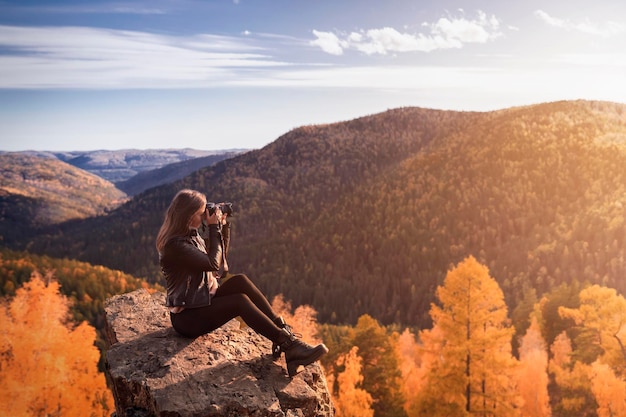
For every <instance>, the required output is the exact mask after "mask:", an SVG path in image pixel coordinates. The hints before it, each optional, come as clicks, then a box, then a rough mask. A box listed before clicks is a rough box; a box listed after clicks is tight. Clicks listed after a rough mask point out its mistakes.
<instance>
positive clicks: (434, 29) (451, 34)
mask: <svg viewBox="0 0 626 417" xmlns="http://www.w3.org/2000/svg"><path fill="white" fill-rule="evenodd" d="M422 27H423V28H425V30H426V33H421V32H420V33H402V32H400V31H398V30H396V29H394V28H390V27H384V28H379V29H369V30H362V31H359V32H351V33H348V34H342V33H335V32H326V31H318V30H313V35H315V37H316V39H315V40H313V41H311V45H314V46H317V47H319V48H321V49H322V50H323V51H324V52H326V53H329V54H332V55H342V54H343V53H344V52H345V51H346V50H357V51H360V52H363V53H365V54H367V55H373V54H380V55H385V54H388V53H398V52H413V51H419V52H430V51H434V50H437V49H450V48H462V47H463V45H465V44H467V43H485V42H488V41H490V40H493V39H495V38H497V37H499V36H500V35H501V34H502V33H501V32H500V21H499V19H498V18H496V17H495V16H494V15H491V16H488V15H487V14H486V13H484V12H482V11H479V12H478V16H477V17H476V18H474V19H467V18H465V17H442V18H440V19H439V20H437V21H436V22H433V23H423V24H422Z"/></svg>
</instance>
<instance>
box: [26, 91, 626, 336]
mask: <svg viewBox="0 0 626 417" xmlns="http://www.w3.org/2000/svg"><path fill="white" fill-rule="evenodd" d="M625 166H626V106H625V105H620V104H613V103H604V102H587V101H575V102H556V103H547V104H540V105H534V106H528V107H519V108H511V109H506V110H502V111H495V112H485V113H476V112H452V111H439V110H429V109H420V108H402V109H396V110H390V111H387V112H384V113H381V114H376V115H372V116H367V117H362V118H359V119H355V120H352V121H347V122H342V123H336V124H330V125H321V126H305V127H301V128H298V129H294V130H293V131H291V132H288V133H287V134H285V135H284V136H282V137H280V138H278V139H277V140H276V141H275V142H273V143H272V144H270V145H268V146H266V147H265V148H263V149H260V150H255V151H251V152H248V153H245V154H242V155H240V156H237V157H235V158H232V159H228V160H225V161H222V162H220V163H218V164H216V165H215V166H213V167H209V168H205V169H202V170H200V171H197V172H195V173H193V174H191V175H190V176H188V177H186V178H184V179H182V180H180V181H177V182H175V183H172V184H167V185H164V186H161V187H157V188H153V189H150V190H148V191H146V192H144V193H142V194H140V195H138V196H136V197H135V198H133V199H132V200H131V201H129V202H128V203H127V204H125V205H123V206H122V207H120V208H119V209H117V210H115V211H114V212H112V213H110V214H109V215H107V216H106V217H97V218H93V219H88V220H84V221H77V222H69V223H66V224H63V225H61V226H60V227H54V228H49V229H47V230H46V231H45V232H44V233H42V234H41V235H40V236H38V237H37V239H35V240H24V241H23V242H22V243H21V245H19V246H20V247H21V248H27V249H28V250H30V251H34V252H39V253H47V254H49V255H51V256H57V257H76V258H79V259H82V260H85V261H88V262H91V263H94V264H103V265H106V266H109V267H111V268H114V269H121V270H124V271H126V272H129V273H132V274H134V275H136V276H142V277H145V278H146V279H147V280H148V281H158V280H159V279H160V275H159V271H158V265H157V254H156V251H155V249H154V238H155V236H156V233H157V231H158V228H159V225H160V223H161V221H162V218H163V213H164V211H165V209H166V207H167V205H168V204H169V202H170V200H171V198H172V197H173V195H174V194H175V193H176V192H177V191H178V190H179V189H181V188H184V187H189V188H195V189H198V190H202V191H204V192H205V193H206V194H207V195H208V197H209V199H211V200H214V201H232V202H233V203H234V205H235V209H236V213H235V218H234V220H233V223H234V226H233V229H234V230H233V240H232V248H231V254H230V259H229V264H230V265H231V270H233V271H244V272H246V273H248V274H249V275H250V276H251V277H252V278H253V279H254V280H255V281H256V282H257V283H259V285H260V287H261V288H262V289H263V290H264V291H265V292H266V293H267V294H268V295H269V296H273V295H275V294H278V293H282V294H284V296H285V298H286V299H289V300H292V301H293V303H294V304H295V305H300V304H310V305H312V306H313V307H314V308H315V309H316V310H317V311H318V313H319V320H320V322H332V323H350V324H352V323H354V322H355V321H356V319H357V318H358V317H359V316H361V315H362V314H364V313H367V314H370V315H371V316H373V317H374V318H376V319H378V320H380V321H381V322H383V323H392V322H395V323H402V324H408V325H417V326H420V327H425V326H427V325H428V323H429V319H428V315H427V313H428V310H429V308H430V303H431V302H432V301H433V299H434V298H433V297H434V291H435V288H436V286H437V285H439V284H441V282H442V280H443V277H444V276H445V274H446V271H447V270H448V269H449V268H450V266H451V265H452V264H455V263H457V262H459V261H460V260H461V259H464V258H465V257H467V256H469V255H473V256H475V257H476V258H477V259H478V260H479V261H480V262H481V263H483V264H485V265H487V266H488V267H489V269H490V273H491V274H492V275H493V276H494V278H495V279H496V280H497V281H498V282H499V284H500V286H501V287H502V289H503V291H504V294H505V297H506V300H507V304H508V305H509V307H510V309H511V310H513V309H514V308H515V307H516V306H517V305H518V304H520V302H521V301H525V300H524V297H527V298H532V297H533V296H534V293H533V291H535V292H536V294H538V295H541V294H542V293H543V292H545V291H548V290H550V289H552V288H554V287H556V286H557V285H559V284H560V283H563V282H573V281H580V282H584V281H588V282H591V283H600V284H602V285H607V286H611V287H614V288H616V289H618V291H620V292H622V293H624V292H625V290H626V281H624V279H623V277H624V276H625V275H626V263H625V261H624V249H625V247H624V236H625V234H626V224H625V222H624V206H625V205H626V172H625V171H624V167H625Z"/></svg>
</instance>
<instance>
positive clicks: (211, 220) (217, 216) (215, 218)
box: [204, 207, 223, 224]
mask: <svg viewBox="0 0 626 417" xmlns="http://www.w3.org/2000/svg"><path fill="white" fill-rule="evenodd" d="M204 215H205V218H206V222H207V224H221V223H222V217H223V216H222V210H220V209H219V208H218V207H215V212H214V213H213V214H212V215H210V216H209V210H206V211H205V212H204Z"/></svg>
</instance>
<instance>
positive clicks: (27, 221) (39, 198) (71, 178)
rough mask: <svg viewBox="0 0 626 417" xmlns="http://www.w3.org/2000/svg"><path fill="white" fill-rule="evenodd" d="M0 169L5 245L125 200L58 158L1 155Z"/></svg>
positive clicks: (0, 232)
mask: <svg viewBox="0 0 626 417" xmlns="http://www.w3.org/2000/svg"><path fill="white" fill-rule="evenodd" d="M0 167H1V169H2V177H1V178H0V236H2V238H3V240H4V242H5V244H6V242H11V241H12V240H13V239H14V238H16V237H17V236H18V235H21V234H23V233H27V232H29V231H32V230H33V229H36V228H38V227H41V226H45V225H50V224H57V223H62V222H65V221H68V220H72V219H84V218H87V217H93V216H98V215H103V214H104V213H106V212H107V211H110V210H112V209H114V208H116V207H118V206H119V205H121V204H122V203H123V202H124V201H126V199H127V196H126V194H125V193H124V192H122V191H120V190H118V189H117V188H115V186H114V185H113V184H111V183H110V182H108V181H106V180H103V179H102V178H100V177H98V176H96V175H93V174H90V173H88V172H86V171H83V170H81V169H78V168H75V167H73V166H71V165H69V164H67V163H65V162H62V161H59V160H57V159H52V158H39V157H35V156H30V155H27V154H24V153H19V152H18V153H1V154H0Z"/></svg>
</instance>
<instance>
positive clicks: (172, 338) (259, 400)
mask: <svg viewBox="0 0 626 417" xmlns="http://www.w3.org/2000/svg"><path fill="white" fill-rule="evenodd" d="M164 300H165V295H164V294H163V293H155V294H150V293H148V292H147V291H146V290H143V289H141V290H137V291H134V292H131V293H127V294H123V295H118V296H115V297H112V298H109V299H108V300H107V301H106V303H105V315H106V324H105V334H106V338H107V341H108V343H109V348H108V350H107V352H106V374H107V378H108V379H109V382H110V384H111V388H112V391H113V396H114V398H115V407H116V417H147V416H163V417H165V416H167V417H217V416H242V417H244V416H255V417H265V416H268V417H270V416H271V417H279V416H280V417H282V416H287V417H296V416H297V417H309V416H311V417H312V416H316V417H332V416H333V415H334V410H333V406H332V403H331V400H330V394H329V392H328V388H327V386H326V379H325V377H324V373H323V371H322V369H321V367H320V366H319V364H318V363H314V364H311V365H309V366H307V367H306V368H304V370H303V371H302V372H300V373H299V374H298V375H296V376H294V377H293V378H289V377H288V376H287V371H286V368H285V360H284V357H283V358H281V359H280V361H277V362H274V361H273V360H272V357H271V355H270V351H271V342H270V341H269V340H267V339H265V338H263V337H262V336H260V335H258V334H256V333H255V332H254V331H253V330H251V329H249V328H247V327H245V326H243V327H244V328H240V327H241V326H240V323H239V322H238V321H237V320H231V321H230V322H228V323H226V324H225V325H224V326H222V327H221V328H220V329H217V330H215V331H214V332H212V333H209V334H207V335H204V336H201V337H198V338H196V339H188V338H184V337H181V336H180V335H178V334H177V333H176V332H175V331H174V329H173V328H172V326H171V324H170V319H169V312H168V310H167V309H166V308H165V306H164Z"/></svg>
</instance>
